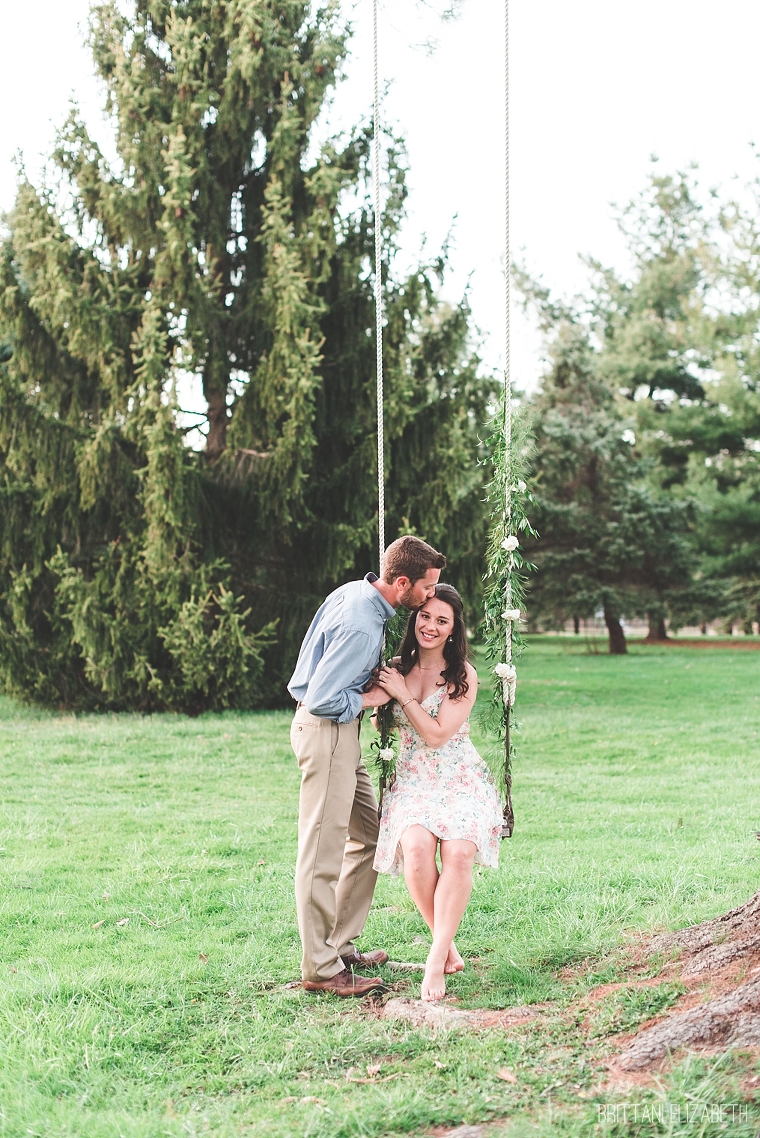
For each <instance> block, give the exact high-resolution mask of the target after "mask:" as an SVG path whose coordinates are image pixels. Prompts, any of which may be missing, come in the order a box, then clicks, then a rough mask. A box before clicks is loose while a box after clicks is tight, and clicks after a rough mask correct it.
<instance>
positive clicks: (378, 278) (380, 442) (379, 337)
mask: <svg viewBox="0 0 760 1138" xmlns="http://www.w3.org/2000/svg"><path fill="white" fill-rule="evenodd" d="M377 4H378V0H373V10H372V14H373V33H374V44H373V47H374V68H375V109H374V144H375V145H374V182H375V346H376V350H377V541H378V551H379V557H378V569H380V568H381V567H382V561H383V554H384V553H385V439H384V432H383V219H382V213H381V209H380V96H379V91H378V79H377Z"/></svg>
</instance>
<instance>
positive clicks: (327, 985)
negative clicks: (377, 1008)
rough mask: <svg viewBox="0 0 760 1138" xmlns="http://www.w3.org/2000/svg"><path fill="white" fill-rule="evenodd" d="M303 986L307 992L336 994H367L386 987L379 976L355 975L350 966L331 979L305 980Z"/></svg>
mask: <svg viewBox="0 0 760 1138" xmlns="http://www.w3.org/2000/svg"><path fill="white" fill-rule="evenodd" d="M303 986H304V988H305V989H306V991H307V992H332V994H333V995H334V996H366V995H367V993H368V992H377V991H380V990H382V989H383V988H385V984H384V983H383V981H382V980H381V979H380V977H379V976H355V975H354V974H353V972H351V971H350V970H349V969H348V968H344V969H343V970H342V971H341V972H336V973H335V975H334V976H331V977H330V979H329V980H304V981H303Z"/></svg>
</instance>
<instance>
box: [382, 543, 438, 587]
mask: <svg viewBox="0 0 760 1138" xmlns="http://www.w3.org/2000/svg"><path fill="white" fill-rule="evenodd" d="M445 568H446V558H445V557H444V556H443V554H442V553H439V552H438V550H437V549H433V547H432V545H428V543H427V542H426V541H423V540H422V539H421V538H419V537H412V535H411V534H407V535H406V536H405V537H398V538H396V540H395V541H393V542H391V544H390V545H389V546H388V548H387V549H386V551H385V555H384V557H383V565H382V569H381V570H380V576H381V577H382V579H383V580H384V581H385V582H386V584H388V585H392V584H393V582H394V581H395V580H396V578H397V577H408V578H409V580H410V581H411V582H412V584H414V582H415V581H419V580H420V578H421V577H424V576H425V574H426V573H427V571H428V569H445Z"/></svg>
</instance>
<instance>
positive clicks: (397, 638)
mask: <svg viewBox="0 0 760 1138" xmlns="http://www.w3.org/2000/svg"><path fill="white" fill-rule="evenodd" d="M408 618H409V613H408V612H407V610H406V609H399V611H398V612H397V613H396V615H395V616H393V617H391V619H390V620H389V621H388V624H387V626H386V629H385V640H384V642H383V652H382V663H383V664H385V663H386V661H388V660H392V659H393V657H394V656H396V655H398V649H399V647H400V645H401V641H402V639H403V636H404V629H405V628H406V622H407V620H408ZM393 702H394V701H393V700H391V701H390V702H389V703H386V704H383V706H382V707H378V709H377V713H376V714H377V729H378V732H379V738H378V739H374V740H373V741H372V742H371V743H370V750H371V751H372V753H373V759H374V762H375V766H376V768H377V773H378V782H379V785H380V796H379V798H380V801H379V811H381V810H382V808H383V794H384V792H385V790H386V788H387V787H389V786H391V785H392V784H393V779H394V777H395V774H396V748H395V744H396V732H395V730H394V726H393V711H392V708H393ZM379 811H378V812H379Z"/></svg>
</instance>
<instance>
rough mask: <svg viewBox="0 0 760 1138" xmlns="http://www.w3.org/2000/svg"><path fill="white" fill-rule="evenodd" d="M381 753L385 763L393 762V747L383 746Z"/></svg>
mask: <svg viewBox="0 0 760 1138" xmlns="http://www.w3.org/2000/svg"><path fill="white" fill-rule="evenodd" d="M379 754H380V758H381V759H382V760H383V762H384V763H390V762H393V756H394V754H395V752H394V750H393V747H382V748H381V750H380V752H379Z"/></svg>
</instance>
